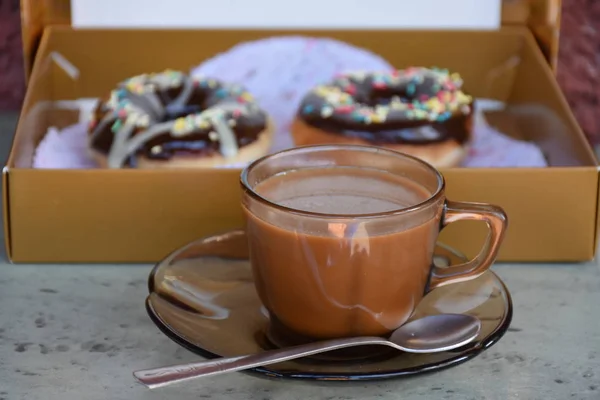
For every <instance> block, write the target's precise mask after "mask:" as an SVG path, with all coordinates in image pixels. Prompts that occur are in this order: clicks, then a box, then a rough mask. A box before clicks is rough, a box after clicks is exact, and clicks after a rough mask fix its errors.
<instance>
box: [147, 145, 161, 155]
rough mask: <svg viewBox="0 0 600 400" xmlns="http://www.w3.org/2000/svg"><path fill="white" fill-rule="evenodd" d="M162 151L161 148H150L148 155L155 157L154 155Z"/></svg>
mask: <svg viewBox="0 0 600 400" xmlns="http://www.w3.org/2000/svg"><path fill="white" fill-rule="evenodd" d="M161 151H162V147H161V146H158V145H156V146H152V148H151V149H150V153H152V154H154V155H156V154H160V152H161Z"/></svg>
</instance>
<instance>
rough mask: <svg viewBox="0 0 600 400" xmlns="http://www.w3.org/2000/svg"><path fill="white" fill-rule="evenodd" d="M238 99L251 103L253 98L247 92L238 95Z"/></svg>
mask: <svg viewBox="0 0 600 400" xmlns="http://www.w3.org/2000/svg"><path fill="white" fill-rule="evenodd" d="M240 97H241V98H242V99H243V100H245V101H247V102H251V101H253V100H254V97H252V95H251V94H250V93H248V92H244V93H242V94H241V95H240Z"/></svg>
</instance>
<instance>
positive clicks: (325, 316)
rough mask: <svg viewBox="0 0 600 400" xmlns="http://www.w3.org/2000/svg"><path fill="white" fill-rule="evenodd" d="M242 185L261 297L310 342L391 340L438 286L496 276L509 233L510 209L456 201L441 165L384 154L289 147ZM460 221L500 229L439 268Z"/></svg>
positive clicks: (276, 320)
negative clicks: (489, 273) (451, 227)
mask: <svg viewBox="0 0 600 400" xmlns="http://www.w3.org/2000/svg"><path fill="white" fill-rule="evenodd" d="M241 185H242V189H243V199H242V206H243V210H244V213H245V217H246V230H247V237H248V244H249V251H250V262H251V266H252V271H253V275H254V281H255V286H256V290H257V292H258V295H259V297H260V299H261V301H262V302H263V304H264V306H265V308H266V309H267V310H268V312H269V314H270V319H271V321H272V323H273V324H276V325H278V326H281V327H283V328H284V329H285V330H286V331H287V332H290V333H291V334H293V335H297V336H298V337H302V338H310V339H327V338H339V337H348V336H365V335H368V336H371V335H373V336H385V335H387V334H389V333H390V332H391V331H393V330H395V329H397V328H398V327H399V326H401V325H402V324H403V323H404V322H406V321H407V319H408V318H409V317H410V316H411V314H412V313H413V311H414V309H415V308H416V306H417V305H418V304H419V302H420V301H421V299H422V298H423V296H424V295H425V294H426V293H427V292H428V291H429V290H432V289H435V288H436V287H440V286H443V285H449V284H452V283H456V282H461V281H465V280H469V279H474V278H476V277H478V276H480V275H481V274H482V273H483V272H485V271H486V270H487V269H488V268H489V267H490V266H491V265H492V263H493V262H494V260H495V258H496V255H497V253H498V249H499V246H500V244H501V242H502V240H503V237H504V233H505V231H506V227H507V218H506V214H505V213H504V211H503V210H502V209H501V208H500V207H498V206H494V205H491V204H480V203H466V202H453V201H450V200H448V199H446V197H445V190H444V178H443V176H442V175H441V173H440V172H438V171H437V170H436V169H435V168H433V167H432V166H431V165H429V164H427V163H425V162H424V161H421V160H420V159H418V158H415V157H412V156H409V155H406V154H402V153H399V152H396V151H393V150H387V149H382V148H378V147H370V146H356V145H318V146H305V147H296V148H293V149H290V150H284V151H281V152H278V153H275V154H272V155H268V156H266V157H263V158H261V159H258V160H256V161H255V162H254V163H252V164H251V165H249V166H248V167H247V168H246V169H245V170H244V171H243V172H242V176H241ZM458 220H477V221H483V222H485V223H486V224H487V225H488V228H489V234H488V237H487V240H486V242H485V244H484V246H483V248H482V250H481V252H480V253H479V254H478V255H477V256H476V257H475V258H474V259H473V260H471V261H469V262H467V263H465V264H461V265H456V266H451V267H448V268H443V269H442V268H437V267H434V266H433V255H434V254H433V252H434V247H435V243H436V241H437V238H438V236H439V233H440V231H441V229H443V228H444V227H445V226H446V225H448V224H450V223H452V222H455V221H458Z"/></svg>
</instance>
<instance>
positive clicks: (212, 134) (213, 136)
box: [208, 131, 219, 142]
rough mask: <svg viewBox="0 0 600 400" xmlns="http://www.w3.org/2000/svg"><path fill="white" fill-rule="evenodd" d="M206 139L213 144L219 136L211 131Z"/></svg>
mask: <svg viewBox="0 0 600 400" xmlns="http://www.w3.org/2000/svg"><path fill="white" fill-rule="evenodd" d="M208 138H209V139H210V140H212V141H213V142H216V141H217V140H218V139H219V134H218V133H217V132H215V131H211V132H210V133H209V134H208Z"/></svg>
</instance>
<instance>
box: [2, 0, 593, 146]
mask: <svg viewBox="0 0 600 400" xmlns="http://www.w3.org/2000/svg"><path fill="white" fill-rule="evenodd" d="M599 21H600V0H563V21H562V28H561V43H560V48H561V51H560V57H559V66H558V80H559V83H560V84H561V86H562V88H563V90H564V92H565V94H566V96H567V99H568V100H569V103H570V104H571V107H572V108H573V110H574V112H575V115H576V116H577V118H578V120H579V122H580V123H581V126H582V127H583V129H584V131H585V133H586V135H587V136H588V138H589V139H590V141H591V142H592V143H594V144H600V22H599ZM19 24H20V18H19V0H0V111H1V110H18V109H19V106H20V104H21V100H22V98H23V93H24V87H23V85H24V78H23V65H22V59H21V37H20V26H19Z"/></svg>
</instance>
